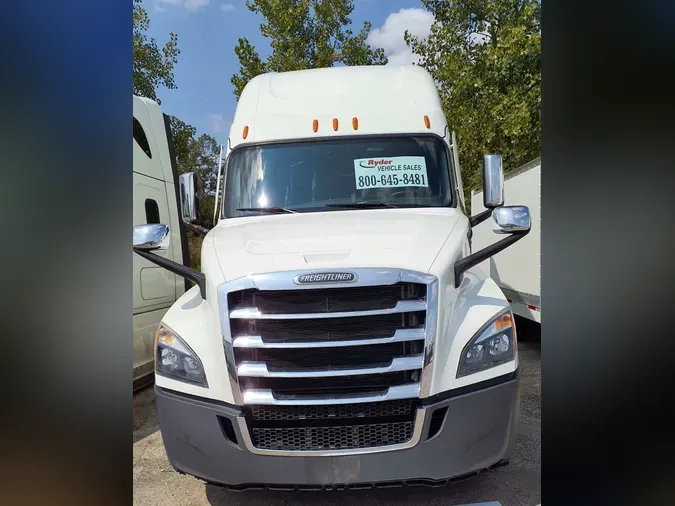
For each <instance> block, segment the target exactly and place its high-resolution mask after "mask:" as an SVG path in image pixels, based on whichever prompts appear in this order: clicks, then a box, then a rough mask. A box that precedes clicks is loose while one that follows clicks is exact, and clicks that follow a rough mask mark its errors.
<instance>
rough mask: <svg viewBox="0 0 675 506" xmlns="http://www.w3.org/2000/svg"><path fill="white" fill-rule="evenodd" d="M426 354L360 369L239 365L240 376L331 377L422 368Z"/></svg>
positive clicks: (260, 364)
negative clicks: (282, 367) (302, 369)
mask: <svg viewBox="0 0 675 506" xmlns="http://www.w3.org/2000/svg"><path fill="white" fill-rule="evenodd" d="M423 362H424V355H412V356H407V357H399V358H395V359H393V360H392V361H391V364H389V365H387V366H383V367H363V368H358V369H319V370H305V371H269V370H268V369H267V364H265V363H264V362H242V363H241V364H240V365H239V367H237V374H238V375H239V376H240V377H242V376H243V377H249V378H329V377H334V376H355V375H360V374H382V373H388V372H398V371H411V370H414V369H422V363H423Z"/></svg>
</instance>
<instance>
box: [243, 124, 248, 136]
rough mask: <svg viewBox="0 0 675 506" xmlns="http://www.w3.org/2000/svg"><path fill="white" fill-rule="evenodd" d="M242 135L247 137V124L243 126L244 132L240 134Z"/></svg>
mask: <svg viewBox="0 0 675 506" xmlns="http://www.w3.org/2000/svg"><path fill="white" fill-rule="evenodd" d="M242 136H243V137H244V139H246V137H248V125H246V126H245V127H244V133H243V134H242Z"/></svg>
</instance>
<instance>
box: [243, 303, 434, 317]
mask: <svg viewBox="0 0 675 506" xmlns="http://www.w3.org/2000/svg"><path fill="white" fill-rule="evenodd" d="M426 308H427V304H426V302H425V301H423V300H400V301H398V302H397V303H396V307H393V308H390V309H372V310H369V311H341V312H336V313H280V314H264V313H261V312H260V311H259V310H258V308H255V307H249V308H242V309H235V310H233V311H231V312H230V319H232V320H235V319H239V320H242V319H243V320H312V319H319V318H344V317H349V316H372V315H382V314H392V313H409V312H412V311H425V310H426Z"/></svg>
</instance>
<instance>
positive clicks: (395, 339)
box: [232, 328, 425, 349]
mask: <svg viewBox="0 0 675 506" xmlns="http://www.w3.org/2000/svg"><path fill="white" fill-rule="evenodd" d="M424 337H425V331H424V329H423V328H417V329H399V330H397V331H396V332H395V333H394V335H393V336H392V337H378V338H374V339H350V340H336V341H290V342H264V341H263V339H262V337H261V336H238V337H236V338H235V339H234V341H232V346H234V347H235V348H268V349H287V348H338V347H345V346H365V345H369V344H388V343H402V342H406V341H417V340H422V339H424Z"/></svg>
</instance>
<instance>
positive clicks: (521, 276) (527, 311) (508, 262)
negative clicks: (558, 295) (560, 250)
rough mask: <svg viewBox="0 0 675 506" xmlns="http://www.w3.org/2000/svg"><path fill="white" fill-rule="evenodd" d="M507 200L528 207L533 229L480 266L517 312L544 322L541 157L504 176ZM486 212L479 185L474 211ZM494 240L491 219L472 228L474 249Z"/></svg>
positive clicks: (474, 200)
mask: <svg viewBox="0 0 675 506" xmlns="http://www.w3.org/2000/svg"><path fill="white" fill-rule="evenodd" d="M504 200H505V201H506V202H514V203H515V202H517V203H518V204H519V205H520V204H522V205H525V206H527V207H528V208H529V209H530V217H531V220H532V228H531V229H530V233H529V234H528V235H527V237H525V238H524V239H523V240H522V241H519V242H518V244H514V245H513V246H512V247H510V248H508V249H505V250H504V251H501V252H499V253H497V254H496V255H494V256H492V257H490V258H489V259H488V260H485V261H484V262H483V263H482V264H480V267H481V268H482V269H484V270H485V272H486V273H487V274H488V276H490V277H491V278H492V279H494V281H495V282H496V283H497V285H499V288H501V289H502V291H503V292H504V295H506V298H507V299H508V301H509V303H510V304H511V309H512V311H513V312H514V314H516V315H518V316H521V317H523V318H527V319H528V320H531V321H533V322H536V323H538V324H541V226H540V225H541V157H538V158H536V159H534V160H532V161H530V162H528V163H526V164H525V165H523V166H522V167H519V168H517V169H515V170H514V171H512V172H510V173H508V174H507V175H506V176H505V177H504ZM484 211H485V206H484V205H483V190H482V188H480V189H477V190H474V191H473V192H472V193H471V214H472V215H474V216H476V215H478V214H480V213H481V212H484ZM494 242H495V235H494V233H493V232H492V229H491V227H490V224H489V223H488V222H484V223H481V224H479V225H477V226H476V227H474V228H473V237H472V249H473V250H474V251H476V250H479V249H481V248H485V247H486V246H488V245H490V244H492V243H494Z"/></svg>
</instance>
